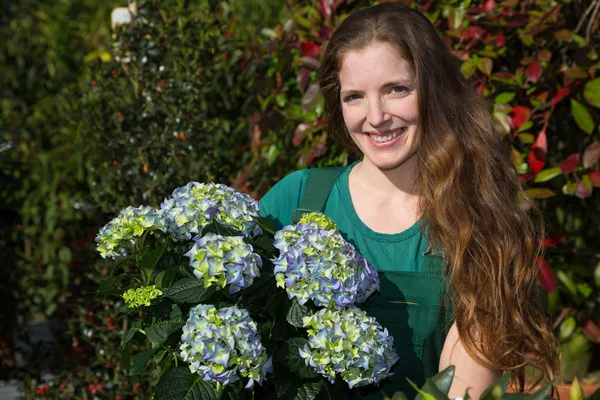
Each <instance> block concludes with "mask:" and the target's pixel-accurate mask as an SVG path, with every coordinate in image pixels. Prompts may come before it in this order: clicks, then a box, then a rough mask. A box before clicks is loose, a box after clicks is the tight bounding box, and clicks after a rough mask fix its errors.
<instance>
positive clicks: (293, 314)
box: [286, 299, 310, 328]
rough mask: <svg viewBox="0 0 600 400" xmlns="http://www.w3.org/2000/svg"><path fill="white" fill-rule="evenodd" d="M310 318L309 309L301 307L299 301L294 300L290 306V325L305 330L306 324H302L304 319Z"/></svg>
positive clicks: (288, 317)
mask: <svg viewBox="0 0 600 400" xmlns="http://www.w3.org/2000/svg"><path fill="white" fill-rule="evenodd" d="M308 316H310V311H309V309H308V307H306V306H301V305H300V304H298V301H296V300H295V299H294V300H293V301H292V304H291V305H290V309H289V310H288V313H287V317H286V319H287V322H289V323H290V325H292V326H295V327H296V328H303V327H304V324H303V323H302V318H303V317H308Z"/></svg>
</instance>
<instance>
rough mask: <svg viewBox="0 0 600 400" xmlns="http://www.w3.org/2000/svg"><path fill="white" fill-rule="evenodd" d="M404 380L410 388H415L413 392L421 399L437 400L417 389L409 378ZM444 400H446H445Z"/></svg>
mask: <svg viewBox="0 0 600 400" xmlns="http://www.w3.org/2000/svg"><path fill="white" fill-rule="evenodd" d="M406 380H407V381H408V383H410V385H411V386H412V387H414V388H415V390H416V391H417V394H418V395H420V396H421V397H422V398H423V400H437V399H436V398H435V397H433V396H432V395H430V394H429V393H426V392H424V391H423V390H421V389H419V387H418V386H417V385H416V384H415V383H414V382H413V381H411V380H410V379H409V378H406ZM444 400H447V398H446V399H444Z"/></svg>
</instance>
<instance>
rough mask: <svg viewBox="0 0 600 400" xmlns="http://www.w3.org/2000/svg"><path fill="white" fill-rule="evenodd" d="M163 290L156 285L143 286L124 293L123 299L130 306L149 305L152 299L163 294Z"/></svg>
mask: <svg viewBox="0 0 600 400" xmlns="http://www.w3.org/2000/svg"><path fill="white" fill-rule="evenodd" d="M162 294H163V293H162V292H161V291H160V290H159V289H157V288H156V286H154V285H151V286H142V287H140V288H137V289H129V290H128V291H126V292H125V293H123V296H122V297H123V300H125V304H127V307H129V308H138V307H141V306H149V305H150V301H152V300H153V299H156V298H157V297H159V296H162Z"/></svg>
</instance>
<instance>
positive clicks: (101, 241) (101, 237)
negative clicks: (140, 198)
mask: <svg viewBox="0 0 600 400" xmlns="http://www.w3.org/2000/svg"><path fill="white" fill-rule="evenodd" d="M160 214H161V213H160V212H159V211H158V210H156V209H154V208H152V207H147V206H141V207H138V208H134V207H131V206H129V207H127V208H125V209H124V210H121V212H120V213H119V215H118V216H117V217H116V218H114V219H113V220H112V221H110V222H109V223H108V224H106V225H105V226H103V227H102V228H101V229H100V232H98V235H96V239H95V240H96V242H97V243H98V252H99V253H100V255H101V256H102V258H106V257H111V258H117V257H120V256H126V255H127V254H128V253H129V252H130V251H131V248H132V247H133V245H134V244H135V238H136V237H138V236H141V235H142V234H143V233H144V232H146V231H150V232H152V231H155V230H157V229H160V230H164V226H163V223H162V219H161V218H160V217H159V216H160Z"/></svg>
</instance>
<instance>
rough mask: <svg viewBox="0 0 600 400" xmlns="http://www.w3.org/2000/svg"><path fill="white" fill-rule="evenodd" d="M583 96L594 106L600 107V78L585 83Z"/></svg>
mask: <svg viewBox="0 0 600 400" xmlns="http://www.w3.org/2000/svg"><path fill="white" fill-rule="evenodd" d="M583 98H584V99H585V100H586V101H587V102H588V103H590V104H591V105H593V106H594V107H598V108H600V78H596V79H594V80H591V81H589V82H588V83H586V84H585V88H584V90H583Z"/></svg>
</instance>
